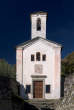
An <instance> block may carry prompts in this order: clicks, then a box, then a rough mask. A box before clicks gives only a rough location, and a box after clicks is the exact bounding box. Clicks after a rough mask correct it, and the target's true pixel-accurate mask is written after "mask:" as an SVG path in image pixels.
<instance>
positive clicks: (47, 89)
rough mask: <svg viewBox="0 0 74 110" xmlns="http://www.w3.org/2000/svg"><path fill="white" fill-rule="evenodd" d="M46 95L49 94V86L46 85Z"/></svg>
mask: <svg viewBox="0 0 74 110" xmlns="http://www.w3.org/2000/svg"><path fill="white" fill-rule="evenodd" d="M46 93H50V85H46Z"/></svg>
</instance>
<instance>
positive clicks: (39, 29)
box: [37, 18, 41, 31]
mask: <svg viewBox="0 0 74 110" xmlns="http://www.w3.org/2000/svg"><path fill="white" fill-rule="evenodd" d="M37 31H41V19H40V18H38V19H37Z"/></svg>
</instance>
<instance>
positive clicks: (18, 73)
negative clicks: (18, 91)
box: [16, 48, 23, 84]
mask: <svg viewBox="0 0 74 110" xmlns="http://www.w3.org/2000/svg"><path fill="white" fill-rule="evenodd" d="M22 52H23V50H22V48H20V49H16V80H17V81H18V82H19V83H20V84H22Z"/></svg>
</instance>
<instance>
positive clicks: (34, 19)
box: [31, 12, 47, 39]
mask: <svg viewBox="0 0 74 110" xmlns="http://www.w3.org/2000/svg"><path fill="white" fill-rule="evenodd" d="M46 18H47V13H46V12H37V13H32V14H31V39H33V38H36V37H42V38H45V39H46Z"/></svg>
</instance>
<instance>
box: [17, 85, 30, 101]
mask: <svg viewBox="0 0 74 110" xmlns="http://www.w3.org/2000/svg"><path fill="white" fill-rule="evenodd" d="M18 91H19V93H18V94H19V95H20V96H21V97H22V98H23V99H25V100H28V99H29V97H28V90H27V88H24V86H23V85H20V86H19V89H18Z"/></svg>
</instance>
